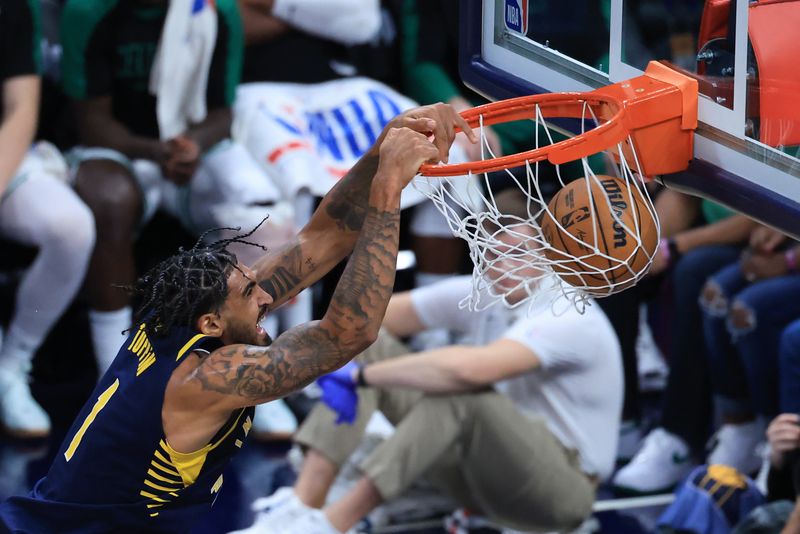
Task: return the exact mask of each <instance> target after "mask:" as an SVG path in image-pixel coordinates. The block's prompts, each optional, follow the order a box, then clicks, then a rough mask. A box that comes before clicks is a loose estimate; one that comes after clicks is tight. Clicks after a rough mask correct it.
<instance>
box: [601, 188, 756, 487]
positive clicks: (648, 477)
mask: <svg viewBox="0 0 800 534" xmlns="http://www.w3.org/2000/svg"><path fill="white" fill-rule="evenodd" d="M656 211H657V213H658V217H659V220H660V223H661V235H662V237H663V239H662V243H661V244H660V246H659V249H658V253H657V254H656V257H655V260H654V262H653V266H652V267H651V269H650V273H651V274H652V275H656V274H659V273H662V272H666V271H668V270H669V271H671V284H672V303H671V304H672V308H671V309H672V313H671V315H670V331H671V332H672V335H671V337H670V340H671V345H670V347H669V354H668V357H667V360H668V362H669V365H670V373H669V378H668V380H667V387H666V390H665V391H664V397H663V400H662V413H661V422H660V426H659V427H658V428H656V429H654V430H653V431H652V432H650V433H649V434H648V436H647V437H646V438H645V440H644V442H643V444H642V446H641V448H640V450H639V451H638V452H637V453H636V456H634V458H633V459H632V460H631V462H630V463H629V464H628V465H626V466H625V467H623V468H622V469H620V470H619V471H618V472H617V474H616V475H615V476H614V480H613V483H614V487H615V488H616V489H617V490H619V491H622V492H626V493H658V492H662V491H669V490H671V489H672V488H673V487H674V486H675V485H676V484H677V483H678V482H680V481H681V480H682V479H683V477H684V476H685V475H686V474H688V473H689V471H690V470H691V468H692V466H693V465H694V463H695V462H698V461H701V460H702V459H704V458H705V450H704V448H705V444H706V441H707V438H708V435H709V431H710V429H711V386H710V376H709V375H710V372H709V366H708V358H707V356H706V350H705V343H704V341H703V326H702V325H703V323H702V317H701V312H700V304H699V299H700V294H701V292H702V290H703V286H704V285H705V283H706V281H707V280H708V278H709V277H710V276H711V275H713V274H714V273H716V272H717V271H719V269H721V268H722V267H724V266H726V265H728V264H730V263H731V262H734V261H736V260H737V258H738V257H739V255H740V254H741V250H742V245H743V244H744V243H746V242H747V239H748V238H749V236H750V232H751V231H752V230H753V228H754V227H755V225H756V223H755V222H753V221H752V220H750V219H748V218H747V217H745V216H744V215H738V214H734V213H732V212H730V211H729V210H727V209H725V208H724V207H722V206H719V205H716V204H713V203H711V202H709V201H706V200H701V199H698V198H694V197H690V196H688V195H684V194H683V193H679V192H677V191H672V190H668V189H665V190H664V191H662V192H661V193H660V195H659V196H658V198H656ZM697 220H701V221H702V222H701V224H699V225H696V224H695V222H696V221H697Z"/></svg>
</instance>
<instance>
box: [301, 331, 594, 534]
mask: <svg viewBox="0 0 800 534" xmlns="http://www.w3.org/2000/svg"><path fill="white" fill-rule="evenodd" d="M408 353H409V349H408V348H407V347H405V346H404V345H403V344H401V343H400V342H398V341H397V340H395V339H394V338H393V337H391V336H390V335H388V334H386V333H385V332H381V335H380V336H379V338H378V341H376V342H375V343H374V344H373V345H372V347H370V348H369V349H368V350H367V351H365V352H364V353H363V354H362V355H361V356H360V357H359V358H360V360H361V361H363V362H376V361H380V360H384V359H388V358H391V357H395V356H399V355H401V354H408ZM376 409H377V410H380V411H381V412H383V414H384V415H385V416H386V418H387V419H389V421H391V422H392V423H393V424H394V425H395V426H396V430H395V433H394V434H393V435H392V436H391V437H390V438H389V439H388V440H387V441H385V442H384V443H382V444H381V445H379V446H378V447H377V448H376V449H375V450H374V451H373V452H372V454H371V455H370V456H369V457H368V458H367V459H366V460H364V462H363V463H362V464H361V469H362V471H363V472H364V474H365V476H367V477H368V478H369V479H370V480H371V481H372V482H373V483H374V484H375V486H376V487H377V489H378V491H379V492H380V494H381V496H382V497H383V498H384V500H389V499H392V498H393V497H396V496H398V495H400V494H401V493H402V492H403V491H404V490H406V489H407V488H408V487H409V486H410V485H411V484H412V483H413V482H414V481H415V480H417V479H418V478H419V477H423V476H424V477H426V478H427V479H428V480H430V481H431V482H432V483H433V484H435V485H436V486H437V487H439V488H440V489H441V490H443V491H444V492H445V493H447V494H448V495H450V496H451V497H453V498H454V499H456V500H457V501H458V502H459V503H460V504H461V505H463V506H465V507H468V508H470V509H471V510H474V511H477V512H480V513H483V514H485V515H487V516H488V517H490V518H492V519H494V520H497V521H498V522H500V523H503V524H505V525H507V526H510V527H514V528H517V529H526V530H531V529H542V530H554V529H569V528H574V527H576V526H578V525H579V524H580V523H581V522H582V521H583V520H584V519H585V518H586V517H587V516H588V515H589V514H590V513H591V507H592V503H593V502H594V497H595V488H594V485H593V484H592V483H591V482H590V480H589V479H588V477H587V476H586V475H585V474H584V473H583V472H582V471H581V470H580V466H579V462H578V458H577V454H576V452H575V451H571V450H568V449H566V448H565V447H564V446H563V445H561V443H560V442H559V441H558V440H557V439H556V438H555V437H554V436H553V435H552V434H551V432H550V431H549V430H548V428H547V426H546V424H545V422H544V420H542V419H532V418H530V417H529V416H525V415H523V414H522V413H520V412H519V411H518V410H517V409H516V408H515V406H514V405H513V404H512V403H511V401H510V400H508V399H507V398H506V397H504V396H502V395H500V394H498V393H496V392H494V391H491V390H487V391H481V392H475V393H465V394H452V395H435V396H434V395H430V396H427V395H424V394H423V393H420V392H418V391H411V390H400V389H391V390H390V389H386V390H382V389H377V388H362V389H360V390H359V404H358V417H357V419H356V421H355V423H354V424H353V425H336V424H335V423H334V419H335V416H334V414H333V412H332V411H331V410H330V409H329V408H328V407H327V406H325V405H324V404H323V403H319V405H317V406H316V407H315V408H314V410H312V412H311V414H310V415H309V417H308V419H306V421H305V422H304V423H303V425H302V426H301V427H300V430H299V431H298V433H297V435H296V437H295V440H296V441H297V442H298V443H300V444H301V445H305V446H307V447H311V448H313V449H315V450H317V451H318V452H319V453H321V454H322V455H323V456H325V457H326V458H328V459H330V460H331V461H332V462H334V463H335V464H337V465H340V466H341V465H342V464H343V463H344V462H345V461H346V460H347V458H348V457H349V456H350V455H351V454H352V453H353V451H355V449H356V448H357V447H358V445H359V443H360V441H361V438H362V436H363V433H364V429H365V427H366V425H367V422H368V421H369V419H370V417H371V415H372V413H373V412H374V411H375V410H376Z"/></svg>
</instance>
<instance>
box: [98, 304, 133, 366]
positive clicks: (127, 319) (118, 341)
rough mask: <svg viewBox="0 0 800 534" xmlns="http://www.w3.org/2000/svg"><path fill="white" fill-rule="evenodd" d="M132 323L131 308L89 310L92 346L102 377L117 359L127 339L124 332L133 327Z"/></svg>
mask: <svg viewBox="0 0 800 534" xmlns="http://www.w3.org/2000/svg"><path fill="white" fill-rule="evenodd" d="M131 321H133V311H132V310H131V308H130V306H126V307H124V308H120V309H119V310H114V311H97V310H89V327H90V329H91V332H92V346H93V347H94V355H95V358H96V359H97V371H98V373H99V374H100V376H102V375H103V373H105V372H106V370H107V369H108V368H109V367H110V366H111V363H112V362H113V361H114V358H116V357H117V352H119V348H120V346H122V343H123V342H124V341H125V339H127V335H126V334H123V333H122V331H123V330H127V329H128V328H130V327H131Z"/></svg>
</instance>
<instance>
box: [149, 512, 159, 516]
mask: <svg viewBox="0 0 800 534" xmlns="http://www.w3.org/2000/svg"><path fill="white" fill-rule="evenodd" d="M150 517H158V512H154V513H152V514H150Z"/></svg>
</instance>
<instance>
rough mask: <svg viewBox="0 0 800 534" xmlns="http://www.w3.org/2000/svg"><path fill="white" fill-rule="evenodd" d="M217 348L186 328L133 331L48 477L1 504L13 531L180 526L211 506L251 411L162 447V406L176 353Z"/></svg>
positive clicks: (211, 340)
mask: <svg viewBox="0 0 800 534" xmlns="http://www.w3.org/2000/svg"><path fill="white" fill-rule="evenodd" d="M218 346H219V341H218V340H217V339H216V338H209V337H207V336H204V335H203V334H199V333H197V332H196V331H192V330H190V329H187V328H173V331H172V332H171V333H170V335H168V336H165V337H162V338H158V337H150V336H148V335H147V334H146V333H145V329H144V324H142V325H140V326H139V327H138V328H136V329H135V330H133V331H132V333H131V335H130V336H129V338H128V340H127V341H126V342H125V344H124V345H123V346H122V348H121V349H120V351H119V353H118V354H117V357H116V359H115V360H114V363H113V364H112V365H111V367H110V368H109V370H108V372H106V374H105V375H104V376H103V378H102V379H101V380H100V383H99V384H98V385H97V387H96V388H95V390H94V392H93V393H92V395H91V397H90V398H89V400H88V401H87V402H86V405H85V406H84V407H83V409H82V410H81V412H80V414H79V415H78V417H77V419H76V420H75V422H74V423H73V424H72V428H70V430H69V433H68V434H67V436H66V438H65V440H64V443H63V444H62V445H61V449H60V450H59V452H58V454H57V455H56V458H55V460H54V462H53V465H52V466H51V467H50V471H49V472H48V473H47V475H46V476H45V477H44V478H42V479H41V480H40V481H39V482H37V483H36V485H35V486H34V488H33V490H32V491H31V493H30V494H29V495H28V496H27V497H12V498H11V499H9V500H7V501H6V502H4V503H3V504H2V505H0V517H2V519H3V521H4V522H5V523H6V525H7V526H8V527H9V528H10V529H11V530H12V531H13V532H26V533H27V532H30V533H45V532H47V533H49V532H65V533H66V532H81V533H84V534H88V533H94V532H98V533H99V532H170V533H174V532H185V531H187V530H189V528H190V527H191V526H192V524H193V523H194V522H195V521H197V520H198V519H200V518H202V517H203V515H204V514H205V513H206V512H207V511H208V510H209V509H210V507H211V505H212V504H213V502H214V500H215V498H216V496H217V493H218V492H219V491H220V488H221V487H222V483H223V477H222V471H223V470H224V468H225V467H226V466H227V464H228V462H229V460H230V458H231V457H232V456H233V455H234V454H235V453H236V452H237V451H238V450H239V448H241V446H242V444H243V442H244V440H245V439H246V437H247V434H248V432H249V431H250V427H251V425H252V417H253V411H254V408H252V407H250V408H244V409H241V410H236V411H234V412H233V413H232V414H231V417H230V419H229V420H228V421H227V422H226V424H225V425H224V426H223V427H222V428H221V429H220V431H219V432H218V433H217V435H216V436H214V438H213V439H212V440H211V441H210V442H209V443H208V444H207V445H206V446H205V447H203V448H202V449H200V450H198V451H195V452H193V453H188V454H184V453H178V452H176V451H174V450H173V449H172V448H171V447H170V446H169V443H167V441H166V438H165V436H164V430H163V427H162V423H161V409H162V405H163V402H164V392H165V389H166V386H167V382H168V381H169V379H170V376H171V375H172V372H173V371H174V370H175V368H176V367H177V366H178V365H179V364H180V363H181V361H182V358H183V357H185V356H186V355H187V354H189V353H190V352H192V351H196V352H199V353H201V354H202V353H207V352H209V351H210V350H213V349H215V348H217V347H218Z"/></svg>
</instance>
